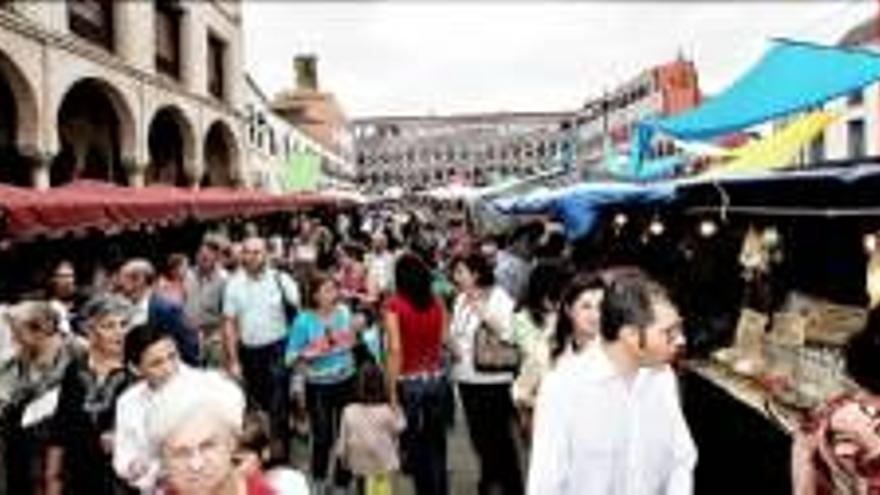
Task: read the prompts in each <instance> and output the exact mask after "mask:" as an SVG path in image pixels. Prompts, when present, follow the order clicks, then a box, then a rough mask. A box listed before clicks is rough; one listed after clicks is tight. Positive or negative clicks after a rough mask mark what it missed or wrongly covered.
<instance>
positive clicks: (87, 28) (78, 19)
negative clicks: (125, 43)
mask: <svg viewBox="0 0 880 495" xmlns="http://www.w3.org/2000/svg"><path fill="white" fill-rule="evenodd" d="M67 16H68V26H69V27H70V31H71V32H73V33H74V34H76V35H77V36H79V37H81V38H84V39H86V40H89V41H91V42H92V43H95V44H96V45H100V46H103V47H104V48H106V49H108V50H111V51H112V50H113V2H112V0H67Z"/></svg>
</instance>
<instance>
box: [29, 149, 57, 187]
mask: <svg viewBox="0 0 880 495" xmlns="http://www.w3.org/2000/svg"><path fill="white" fill-rule="evenodd" d="M23 155H24V158H25V162H26V163H27V164H28V166H30V169H31V186H32V187H33V188H34V189H37V190H40V191H44V190H46V189H49V187H51V185H52V181H51V171H52V161H53V159H54V158H55V156H54V154H52V153H45V152H40V151H38V150H23Z"/></svg>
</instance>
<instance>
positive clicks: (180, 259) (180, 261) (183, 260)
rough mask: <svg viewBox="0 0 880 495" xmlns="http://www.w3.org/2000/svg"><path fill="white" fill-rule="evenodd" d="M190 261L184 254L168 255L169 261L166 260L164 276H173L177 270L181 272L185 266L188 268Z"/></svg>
mask: <svg viewBox="0 0 880 495" xmlns="http://www.w3.org/2000/svg"><path fill="white" fill-rule="evenodd" d="M187 262H188V260H187V257H186V255H185V254H183V253H171V254H169V255H168V259H166V260H165V267H164V270H163V271H162V274H163V275H165V276H166V277H168V276H171V275H173V274H174V273H175V272H176V271H177V270H180V269H181V268H183V267H184V266H186V264H187Z"/></svg>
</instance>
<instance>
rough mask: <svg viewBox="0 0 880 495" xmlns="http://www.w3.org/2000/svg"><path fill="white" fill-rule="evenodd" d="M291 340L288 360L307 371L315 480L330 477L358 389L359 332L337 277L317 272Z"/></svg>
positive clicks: (307, 402) (312, 470) (307, 397)
mask: <svg viewBox="0 0 880 495" xmlns="http://www.w3.org/2000/svg"><path fill="white" fill-rule="evenodd" d="M304 302H305V309H304V310H303V311H302V312H300V313H299V315H297V317H296V319H295V320H294V322H293V326H292V328H291V329H290V334H289V336H288V340H287V362H288V363H289V364H290V365H291V366H295V367H299V368H301V369H303V370H304V372H305V376H306V405H307V406H308V409H309V420H310V423H311V428H312V463H311V464H312V469H311V474H312V476H313V477H314V479H315V480H316V481H318V482H319V483H321V484H323V483H324V478H325V477H326V476H327V467H328V466H327V465H328V461H329V457H330V448H331V447H332V446H333V444H334V443H335V441H336V438H335V437H336V433H337V432H338V430H339V420H340V416H341V414H342V410H343V408H345V406H346V405H347V404H348V403H349V402H350V401H351V399H352V394H353V391H354V371H355V368H354V356H353V355H352V347H353V346H354V343H355V329H353V328H352V317H351V309H349V308H348V306H346V305H344V304H342V303H340V302H339V287H338V286H337V285H336V281H335V280H333V278H331V277H329V276H327V275H325V274H320V273H319V274H315V275H314V276H313V277H312V279H311V280H310V283H309V284H308V290H307V291H306V294H305V301H304Z"/></svg>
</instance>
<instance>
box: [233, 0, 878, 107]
mask: <svg viewBox="0 0 880 495" xmlns="http://www.w3.org/2000/svg"><path fill="white" fill-rule="evenodd" d="M243 4H244V30H245V56H246V60H245V65H246V67H247V70H248V71H249V72H250V73H251V75H252V76H253V77H254V79H255V80H256V82H257V83H258V84H259V85H260V87H261V88H262V89H263V90H264V92H265V93H267V94H268V95H270V96H271V95H274V94H276V93H277V92H279V91H281V90H284V89H288V88H292V87H293V85H294V76H293V57H294V55H296V54H300V53H311V54H315V55H317V57H318V78H319V84H320V86H321V89H323V90H326V91H330V92H333V93H334V94H335V96H336V98H337V100H338V101H339V102H340V104H341V105H342V107H343V109H344V110H345V112H346V113H347V114H348V116H349V117H352V118H357V117H367V116H383V115H426V114H433V115H449V114H456V113H480V112H494V111H564V110H572V109H575V108H578V107H580V106H582V105H583V103H584V102H585V101H587V100H588V99H591V98H593V97H596V96H599V95H601V94H602V92H603V91H605V90H613V89H614V88H615V87H616V86H617V85H619V84H622V83H624V82H626V81H628V80H630V79H632V78H633V77H635V76H637V75H638V74H639V73H640V72H642V71H643V70H645V69H647V68H649V67H651V66H653V65H657V64H661V63H664V62H668V61H671V60H674V59H675V58H676V57H677V56H678V55H679V54H682V55H683V56H685V57H686V58H689V59H692V60H693V61H694V62H695V64H696V66H697V70H698V73H699V77H700V85H701V87H702V89H703V91H704V93H707V94H713V93H717V92H719V91H721V90H723V89H724V88H725V87H726V86H727V85H729V84H730V83H731V82H733V81H734V80H735V79H736V77H737V76H738V75H739V74H741V73H743V72H744V71H746V70H747V69H748V68H749V66H750V65H751V64H753V63H754V62H756V61H757V60H758V58H760V56H761V54H762V53H763V51H764V50H765V49H766V48H767V47H768V45H769V41H770V39H772V38H774V37H787V38H795V39H800V40H807V41H815V42H820V43H827V44H833V43H835V42H836V41H837V40H838V39H839V38H840V36H842V34H843V33H845V32H846V30H847V29H848V28H849V27H852V26H853V25H855V24H857V23H859V22H861V21H862V20H864V19H866V18H868V17H869V16H871V15H873V14H875V13H877V11H878V10H880V2H877V1H876V0H834V1H820V0H788V1H783V2H764V1H757V0H748V1H739V2H735V1H718V0H716V1H710V2H700V1H678V2H662V1H657V0H655V1H652V2H645V3H641V2H633V1H616V2H611V1H606V2H601V1H578V0H568V1H558V2H545V1H524V0H519V1H514V2H505V1H501V0H494V1H471V2H465V1H463V0H458V1H447V2H433V1H430V2H429V1H419V0H409V1H404V0H385V1H383V0H362V1H360V2H339V1H334V2H309V1H303V0H293V1H290V0H288V1H283V0H274V1H273V0H262V1H260V0H244V1H243Z"/></svg>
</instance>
